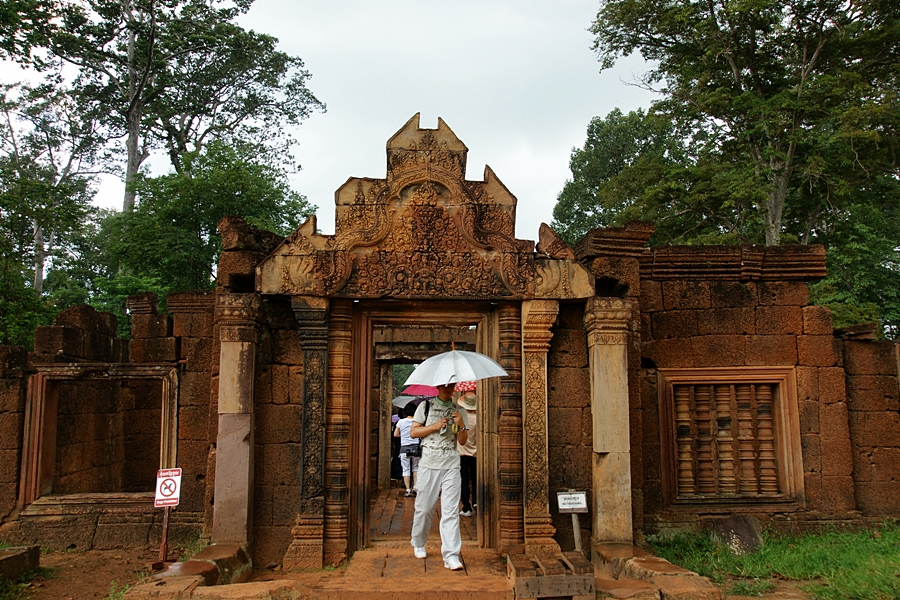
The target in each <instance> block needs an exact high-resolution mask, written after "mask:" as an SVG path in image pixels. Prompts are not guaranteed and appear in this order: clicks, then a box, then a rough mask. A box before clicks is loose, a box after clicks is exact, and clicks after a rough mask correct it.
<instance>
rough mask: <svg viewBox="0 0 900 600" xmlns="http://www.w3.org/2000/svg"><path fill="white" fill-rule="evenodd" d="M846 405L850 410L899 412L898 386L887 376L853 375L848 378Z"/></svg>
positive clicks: (899, 396)
mask: <svg viewBox="0 0 900 600" xmlns="http://www.w3.org/2000/svg"><path fill="white" fill-rule="evenodd" d="M848 380H849V388H848V390H847V404H848V405H849V406H850V409H851V410H864V411H875V412H877V411H893V412H897V411H898V410H900V386H898V385H897V378H896V377H893V376H889V375H855V376H852V377H849V378H848Z"/></svg>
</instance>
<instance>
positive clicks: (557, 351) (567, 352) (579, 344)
mask: <svg viewBox="0 0 900 600" xmlns="http://www.w3.org/2000/svg"><path fill="white" fill-rule="evenodd" d="M547 363H548V366H550V367H575V368H583V367H586V366H587V365H588V349H587V336H586V335H585V332H584V330H583V329H556V330H554V331H553V338H552V339H551V340H550V351H549V353H548V355H547Z"/></svg>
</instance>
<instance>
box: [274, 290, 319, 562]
mask: <svg viewBox="0 0 900 600" xmlns="http://www.w3.org/2000/svg"><path fill="white" fill-rule="evenodd" d="M291 306H292V307H293V309H294V316H295V318H296V319H297V324H298V329H297V333H298V335H299V336H300V344H301V347H302V348H303V390H302V394H303V396H302V404H303V409H302V410H303V425H302V430H301V432H300V439H301V442H302V449H301V452H302V454H301V457H300V506H299V511H298V515H297V521H296V523H295V524H294V528H293V529H292V530H291V538H292V539H291V544H290V546H289V547H288V549H287V552H286V553H285V555H284V561H283V568H285V569H298V568H302V569H319V568H321V567H322V565H323V561H324V557H325V554H324V544H325V389H326V388H325V378H326V375H327V372H328V300H327V299H325V298H315V297H310V296H294V297H293V298H291Z"/></svg>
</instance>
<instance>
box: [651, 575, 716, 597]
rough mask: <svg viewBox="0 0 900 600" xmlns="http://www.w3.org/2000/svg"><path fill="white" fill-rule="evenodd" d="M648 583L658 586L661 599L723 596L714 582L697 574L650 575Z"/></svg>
mask: <svg viewBox="0 0 900 600" xmlns="http://www.w3.org/2000/svg"><path fill="white" fill-rule="evenodd" d="M650 583H652V584H653V585H655V586H657V587H659V596H660V598H661V599H662V600H721V599H722V598H724V596H723V595H722V592H720V591H719V588H717V587H716V586H715V584H713V583H712V582H711V581H710V580H709V579H707V578H706V577H700V576H699V575H694V574H691V575H687V576H685V575H674V576H666V577H652V578H651V579H650Z"/></svg>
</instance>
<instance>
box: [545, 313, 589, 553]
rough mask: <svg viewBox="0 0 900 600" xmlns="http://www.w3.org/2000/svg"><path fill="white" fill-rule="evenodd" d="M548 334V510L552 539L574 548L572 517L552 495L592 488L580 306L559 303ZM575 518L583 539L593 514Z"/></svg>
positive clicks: (587, 396) (586, 349)
mask: <svg viewBox="0 0 900 600" xmlns="http://www.w3.org/2000/svg"><path fill="white" fill-rule="evenodd" d="M552 332H553V338H552V339H551V340H550V351H549V354H548V355H547V369H548V398H547V403H548V406H547V413H548V415H547V417H548V418H547V431H548V445H549V448H548V459H549V468H550V473H549V483H550V514H551V515H552V517H553V526H554V527H556V536H555V539H556V541H557V542H558V543H559V545H560V547H562V548H564V549H572V548H574V545H575V541H574V540H575V538H574V535H573V532H572V518H571V517H570V516H569V515H568V514H565V515H561V514H560V513H559V506H557V502H556V493H557V492H559V491H566V490H567V489H570V488H571V489H576V490H588V491H589V492H590V490H591V486H592V481H591V468H592V452H593V443H592V433H591V430H592V421H591V400H590V399H591V384H590V372H589V370H588V347H587V336H586V334H585V331H584V305H583V304H580V303H579V304H562V305H560V307H559V316H558V317H557V321H556V325H555V326H554V327H553V329H552ZM579 517H580V523H581V529H582V532H581V537H582V539H583V540H589V539H591V514H590V513H588V514H583V515H579Z"/></svg>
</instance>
